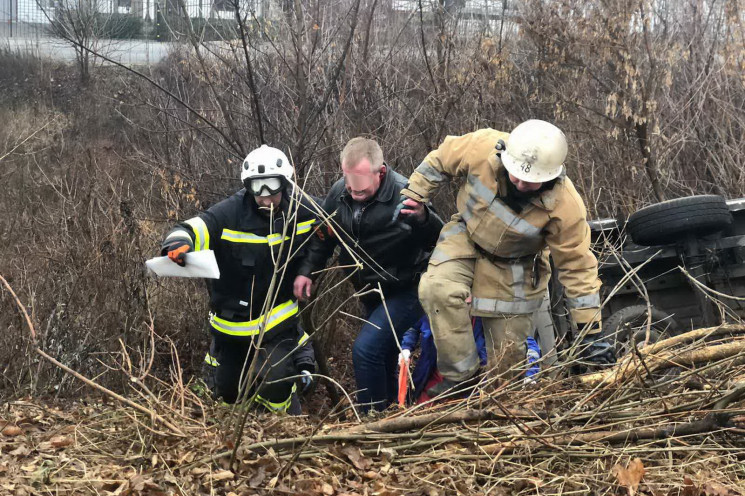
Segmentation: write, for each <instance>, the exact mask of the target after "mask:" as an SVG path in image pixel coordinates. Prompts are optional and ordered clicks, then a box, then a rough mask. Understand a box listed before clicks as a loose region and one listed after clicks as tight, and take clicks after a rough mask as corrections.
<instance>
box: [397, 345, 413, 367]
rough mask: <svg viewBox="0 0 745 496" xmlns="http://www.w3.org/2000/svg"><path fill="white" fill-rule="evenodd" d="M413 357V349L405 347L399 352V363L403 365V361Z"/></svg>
mask: <svg viewBox="0 0 745 496" xmlns="http://www.w3.org/2000/svg"><path fill="white" fill-rule="evenodd" d="M410 358H411V350H409V349H406V348H403V349H402V350H401V353H399V354H398V364H399V365H401V362H402V361H404V360H406V361H407V362H408V361H409V359H410Z"/></svg>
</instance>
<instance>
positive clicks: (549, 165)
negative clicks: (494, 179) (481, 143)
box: [500, 119, 567, 183]
mask: <svg viewBox="0 0 745 496" xmlns="http://www.w3.org/2000/svg"><path fill="white" fill-rule="evenodd" d="M566 156H567V138H566V136H564V133H563V132H561V129H559V128H558V127H556V126H554V125H553V124H550V123H548V122H546V121H539V120H536V119H531V120H529V121H525V122H523V123H522V124H520V125H519V126H517V127H516V128H515V129H513V130H512V132H511V133H510V136H509V137H508V138H507V145H506V148H505V150H504V151H503V152H502V153H501V154H500V158H501V159H502V163H503V164H504V167H505V169H507V172H509V173H510V174H512V175H513V176H515V177H516V178H518V179H520V180H521V181H527V182H531V183H545V182H546V181H550V180H552V179H555V178H557V177H559V175H560V174H561V171H562V169H563V168H564V159H566Z"/></svg>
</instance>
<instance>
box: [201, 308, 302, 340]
mask: <svg viewBox="0 0 745 496" xmlns="http://www.w3.org/2000/svg"><path fill="white" fill-rule="evenodd" d="M297 312H298V304H297V301H296V300H287V301H286V302H284V303H282V304H280V305H277V306H276V307H274V308H272V310H271V311H270V312H269V314H268V318H267V316H266V315H262V316H261V317H259V318H258V319H254V320H249V321H246V322H231V321H229V320H225V319H221V318H220V317H218V316H217V315H214V314H210V325H211V326H212V327H213V328H214V329H215V330H217V331H219V332H221V333H223V334H228V335H230V336H255V335H257V334H259V331H260V330H261V326H262V324H263V323H264V320H266V331H267V332H268V331H270V330H271V329H273V328H274V327H277V326H278V325H279V324H281V323H282V322H284V321H286V320H287V319H289V318H291V317H293V316H294V315H297Z"/></svg>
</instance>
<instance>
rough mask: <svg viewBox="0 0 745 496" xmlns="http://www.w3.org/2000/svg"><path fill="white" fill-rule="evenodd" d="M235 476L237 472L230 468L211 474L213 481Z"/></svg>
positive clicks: (231, 478)
mask: <svg viewBox="0 0 745 496" xmlns="http://www.w3.org/2000/svg"><path fill="white" fill-rule="evenodd" d="M234 478H235V474H234V473H233V472H231V471H230V470H220V471H219V472H215V473H213V474H212V476H211V479H212V480H213V481H226V480H233V479H234Z"/></svg>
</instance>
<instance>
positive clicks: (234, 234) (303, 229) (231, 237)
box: [220, 219, 316, 246]
mask: <svg viewBox="0 0 745 496" xmlns="http://www.w3.org/2000/svg"><path fill="white" fill-rule="evenodd" d="M315 222H316V220H315V219H313V220H308V221H305V222H301V223H299V224H298V225H297V226H296V228H295V234H297V235H300V234H305V233H307V232H309V231H310V230H311V228H312V226H313V224H315ZM220 239H223V240H225V241H230V242H232V243H251V244H268V245H269V246H274V245H276V244H279V243H281V242H282V234H281V233H275V234H270V235H269V236H258V235H256V234H253V233H249V232H241V231H234V230H232V229H223V230H222V236H220ZM284 240H285V241H289V240H290V237H289V236H285V238H284Z"/></svg>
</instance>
